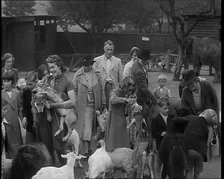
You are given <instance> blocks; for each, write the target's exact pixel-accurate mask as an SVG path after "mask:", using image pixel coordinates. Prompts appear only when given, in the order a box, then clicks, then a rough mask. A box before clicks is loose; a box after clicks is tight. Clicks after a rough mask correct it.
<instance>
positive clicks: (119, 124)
mask: <svg viewBox="0 0 224 179" xmlns="http://www.w3.org/2000/svg"><path fill="white" fill-rule="evenodd" d="M124 96H125V94H124V93H123V91H122V90H121V88H116V89H114V90H113V91H112V92H111V95H110V107H109V120H108V123H107V127H106V138H105V142H106V150H107V151H111V150H114V149H116V148H120V147H127V148H130V143H129V136H128V130H127V122H126V116H125V106H126V103H125V99H124Z"/></svg>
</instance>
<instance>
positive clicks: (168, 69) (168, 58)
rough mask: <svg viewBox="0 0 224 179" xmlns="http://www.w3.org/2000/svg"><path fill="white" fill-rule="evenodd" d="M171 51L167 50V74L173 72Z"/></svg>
mask: <svg viewBox="0 0 224 179" xmlns="http://www.w3.org/2000/svg"><path fill="white" fill-rule="evenodd" d="M170 54H171V51H170V49H168V50H167V60H166V63H167V64H166V66H167V72H168V73H170V72H171V65H170V61H171V56H170Z"/></svg>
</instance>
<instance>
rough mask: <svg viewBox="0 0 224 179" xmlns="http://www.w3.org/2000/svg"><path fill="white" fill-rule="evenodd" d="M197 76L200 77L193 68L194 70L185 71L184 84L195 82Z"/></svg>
mask: <svg viewBox="0 0 224 179" xmlns="http://www.w3.org/2000/svg"><path fill="white" fill-rule="evenodd" d="M197 78H198V76H197V75H196V73H195V71H194V70H193V69H192V70H186V71H185V72H184V73H183V86H187V85H189V84H190V83H191V82H193V81H194V80H195V79H197Z"/></svg>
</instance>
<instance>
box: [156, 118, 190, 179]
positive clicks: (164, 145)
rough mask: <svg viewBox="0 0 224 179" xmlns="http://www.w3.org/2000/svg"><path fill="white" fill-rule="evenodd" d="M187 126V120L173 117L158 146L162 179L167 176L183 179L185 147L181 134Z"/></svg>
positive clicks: (185, 161) (185, 159)
mask: <svg viewBox="0 0 224 179" xmlns="http://www.w3.org/2000/svg"><path fill="white" fill-rule="evenodd" d="M187 124H188V120H187V119H185V118H183V117H175V118H174V119H173V120H172V123H171V125H170V127H169V128H168V129H167V134H166V135H165V136H164V138H163V140H162V142H161V144H160V147H159V157H160V160H161V162H162V163H163V171H162V179H165V178H166V176H167V175H168V176H169V178H172V179H184V178H185V170H186V167H187V157H186V153H187V146H186V143H185V137H184V134H183V133H184V130H185V127H186V126H187Z"/></svg>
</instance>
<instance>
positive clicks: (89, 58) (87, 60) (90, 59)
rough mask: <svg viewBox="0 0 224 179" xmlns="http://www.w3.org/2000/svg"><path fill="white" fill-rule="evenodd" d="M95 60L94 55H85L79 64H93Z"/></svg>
mask: <svg viewBox="0 0 224 179" xmlns="http://www.w3.org/2000/svg"><path fill="white" fill-rule="evenodd" d="M94 62H95V61H94V59H93V57H92V56H85V57H83V58H82V59H81V61H80V63H79V64H80V65H81V66H89V65H92V64H93V63H94Z"/></svg>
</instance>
